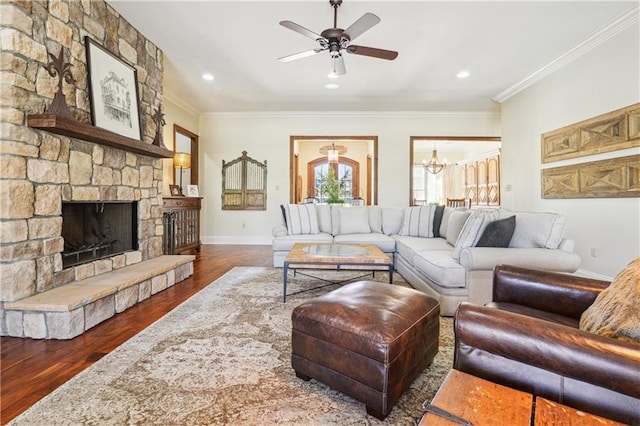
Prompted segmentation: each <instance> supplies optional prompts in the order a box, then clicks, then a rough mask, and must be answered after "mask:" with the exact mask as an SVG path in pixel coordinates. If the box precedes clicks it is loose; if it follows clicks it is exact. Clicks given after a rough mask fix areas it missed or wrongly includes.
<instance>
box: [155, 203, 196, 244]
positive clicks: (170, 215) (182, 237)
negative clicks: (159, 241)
mask: <svg viewBox="0 0 640 426" xmlns="http://www.w3.org/2000/svg"><path fill="white" fill-rule="evenodd" d="M201 201H202V197H163V198H162V212H163V215H162V216H163V225H164V238H163V239H164V242H163V246H164V250H163V251H164V254H181V253H185V252H189V251H192V250H195V251H196V252H197V253H200V209H201Z"/></svg>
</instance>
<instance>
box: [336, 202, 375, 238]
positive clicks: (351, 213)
mask: <svg viewBox="0 0 640 426" xmlns="http://www.w3.org/2000/svg"><path fill="white" fill-rule="evenodd" d="M337 211H338V218H339V219H338V220H339V221H340V226H339V227H338V229H339V231H340V232H339V234H334V236H335V235H342V234H369V233H371V227H370V226H369V212H368V209H367V208H366V207H350V208H341V209H337Z"/></svg>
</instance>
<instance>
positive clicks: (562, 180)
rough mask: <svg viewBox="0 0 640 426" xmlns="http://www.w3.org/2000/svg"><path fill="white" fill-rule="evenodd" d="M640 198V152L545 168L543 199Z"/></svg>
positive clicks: (543, 174) (543, 173) (543, 172)
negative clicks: (639, 153)
mask: <svg viewBox="0 0 640 426" xmlns="http://www.w3.org/2000/svg"><path fill="white" fill-rule="evenodd" d="M622 197H640V155H631V156H627V157H618V158H613V159H610V160H601V161H593V162H589V163H581V164H575V165H571V166H564V167H553V168H549V169H543V170H542V198H622Z"/></svg>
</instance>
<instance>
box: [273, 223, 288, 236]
mask: <svg viewBox="0 0 640 426" xmlns="http://www.w3.org/2000/svg"><path fill="white" fill-rule="evenodd" d="M288 234H289V232H288V231H287V227H286V226H284V225H276V226H274V227H273V229H272V230H271V235H273V236H274V237H284V236H285V235H288Z"/></svg>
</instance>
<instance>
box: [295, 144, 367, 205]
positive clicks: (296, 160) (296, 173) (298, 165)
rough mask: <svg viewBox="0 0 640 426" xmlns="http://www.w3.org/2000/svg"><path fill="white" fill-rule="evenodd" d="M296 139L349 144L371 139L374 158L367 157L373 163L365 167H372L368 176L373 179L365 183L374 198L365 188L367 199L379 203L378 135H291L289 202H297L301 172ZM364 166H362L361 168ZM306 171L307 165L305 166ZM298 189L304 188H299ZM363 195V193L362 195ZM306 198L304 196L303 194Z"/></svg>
mask: <svg viewBox="0 0 640 426" xmlns="http://www.w3.org/2000/svg"><path fill="white" fill-rule="evenodd" d="M296 141H303V142H304V141H331V142H334V143H338V142H339V143H340V144H343V145H344V144H348V143H349V141H370V142H371V143H372V144H373V158H372V159H367V163H369V161H372V164H371V165H370V166H369V165H368V164H367V165H363V166H364V167H370V168H371V170H369V173H368V175H367V176H368V177H369V179H370V181H371V185H365V186H366V187H367V188H369V187H371V191H372V192H373V199H371V196H370V195H369V193H368V191H369V189H365V191H364V192H366V193H367V194H368V195H369V196H368V197H367V200H370V202H371V204H372V205H377V204H378V137H377V136H289V202H290V203H296V195H298V194H297V193H296V190H297V189H298V188H297V185H296V184H297V176H298V175H299V172H300V164H298V157H297V156H296V154H295V143H296ZM362 168H363V167H362V166H361V169H362ZM305 173H306V167H305ZM298 190H302V188H299V189H298ZM361 196H362V195H361ZM302 198H304V196H302Z"/></svg>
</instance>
